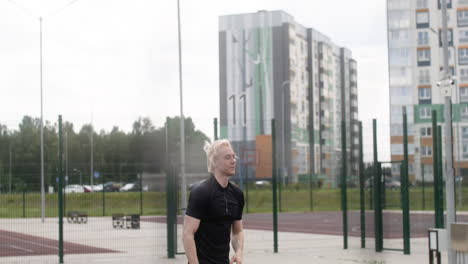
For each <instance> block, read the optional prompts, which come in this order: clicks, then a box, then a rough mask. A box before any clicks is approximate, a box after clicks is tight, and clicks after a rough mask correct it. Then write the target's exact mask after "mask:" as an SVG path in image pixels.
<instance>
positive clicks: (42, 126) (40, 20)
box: [39, 17, 45, 223]
mask: <svg viewBox="0 0 468 264" xmlns="http://www.w3.org/2000/svg"><path fill="white" fill-rule="evenodd" d="M39 60H40V63H39V65H40V66H39V71H40V88H41V220H42V223H44V222H45V186H44V108H43V100H42V17H39Z"/></svg>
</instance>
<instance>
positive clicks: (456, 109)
mask: <svg viewBox="0 0 468 264" xmlns="http://www.w3.org/2000/svg"><path fill="white" fill-rule="evenodd" d="M465 107H468V103H461V104H453V105H452V122H454V123H456V122H461V121H462V118H461V113H462V112H463V109H464V108H465ZM421 108H429V109H430V112H432V110H436V111H437V123H443V122H445V118H444V115H445V113H444V110H445V107H444V105H442V104H431V105H430V104H424V105H414V123H415V124H423V123H431V122H432V119H431V117H430V116H429V117H427V118H421V116H420V115H421Z"/></svg>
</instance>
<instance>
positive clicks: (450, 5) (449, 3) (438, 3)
mask: <svg viewBox="0 0 468 264" xmlns="http://www.w3.org/2000/svg"><path fill="white" fill-rule="evenodd" d="M446 1H447V8H452V0H446ZM437 7H438V8H439V9H441V8H442V0H438V1H437Z"/></svg>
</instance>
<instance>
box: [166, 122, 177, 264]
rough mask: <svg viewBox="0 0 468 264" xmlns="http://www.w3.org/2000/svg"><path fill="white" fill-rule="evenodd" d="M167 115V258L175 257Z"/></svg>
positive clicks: (172, 193)
mask: <svg viewBox="0 0 468 264" xmlns="http://www.w3.org/2000/svg"><path fill="white" fill-rule="evenodd" d="M168 131H169V117H166V129H165V138H166V215H167V217H166V224H167V226H166V227H167V258H175V251H176V250H175V239H174V238H175V229H174V219H173V210H174V207H175V205H174V195H175V194H174V191H175V186H174V183H173V179H174V177H175V172H174V170H173V168H172V166H170V159H169V134H168Z"/></svg>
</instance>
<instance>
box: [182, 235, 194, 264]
mask: <svg viewBox="0 0 468 264" xmlns="http://www.w3.org/2000/svg"><path fill="white" fill-rule="evenodd" d="M183 240H184V249H185V255H186V256H187V259H188V262H189V264H198V257H197V247H196V246H195V238H194V236H193V234H192V235H190V234H184V239H183Z"/></svg>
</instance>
